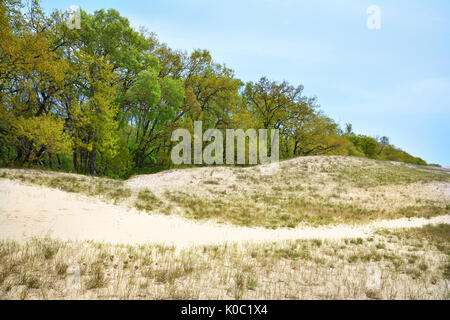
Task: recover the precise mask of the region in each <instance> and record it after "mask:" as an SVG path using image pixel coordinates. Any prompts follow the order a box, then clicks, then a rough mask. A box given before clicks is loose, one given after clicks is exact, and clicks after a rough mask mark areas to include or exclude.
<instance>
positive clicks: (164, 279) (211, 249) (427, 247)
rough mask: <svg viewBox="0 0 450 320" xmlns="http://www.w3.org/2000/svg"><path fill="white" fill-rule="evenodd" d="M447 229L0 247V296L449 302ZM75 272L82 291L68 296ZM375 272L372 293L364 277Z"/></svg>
mask: <svg viewBox="0 0 450 320" xmlns="http://www.w3.org/2000/svg"><path fill="white" fill-rule="evenodd" d="M449 239H450V226H448V225H440V226H428V227H425V228H420V229H413V230H400V231H395V232H391V231H389V232H388V231H381V232H379V233H378V234H376V235H375V236H373V237H372V238H369V239H353V240H336V241H320V240H312V241H292V242H283V243H272V244H258V245H257V244H240V245H237V244H236V245H228V246H227V245H224V246H205V247H191V248H185V249H176V248H174V247H163V246H156V245H145V246H120V245H108V244H98V243H93V242H82V243H79V242H78V243H72V242H57V241H53V240H50V239H41V240H39V239H36V240H33V241H30V242H27V243H23V244H19V243H17V242H7V241H3V242H0V261H1V263H0V298H2V299H64V298H83V299H92V298H95V299H449V298H450V296H449V282H448V281H449V259H450V253H449V251H450V250H449V249H450V244H449ZM71 265H78V266H80V269H81V285H82V288H81V290H79V291H78V290H67V288H66V286H65V277H66V275H65V270H66V269H67V266H71ZM374 268H375V269H377V270H380V278H379V286H378V287H375V288H373V287H369V286H368V279H369V277H370V274H369V273H368V270H371V269H374Z"/></svg>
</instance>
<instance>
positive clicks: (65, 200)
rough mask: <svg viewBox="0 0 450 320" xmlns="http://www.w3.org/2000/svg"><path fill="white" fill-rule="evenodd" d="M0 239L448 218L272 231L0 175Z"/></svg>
mask: <svg viewBox="0 0 450 320" xmlns="http://www.w3.org/2000/svg"><path fill="white" fill-rule="evenodd" d="M0 203H1V206H0V238H2V239H13V240H18V241H24V240H27V239H29V238H31V237H42V236H50V237H52V238H56V239H61V240H75V241H85V240H93V241H100V242H107V243H116V244H143V243H160V244H166V245H175V246H189V245H193V244H195V245H203V244H224V243H227V242H247V241H248V242H265V241H269V242H272V241H280V240H289V239H340V238H359V237H361V238H364V237H368V236H370V234H371V233H373V232H374V231H375V230H377V229H379V228H390V229H393V228H413V227H420V226H423V225H427V224H438V223H446V224H450V216H449V215H445V216H439V217H434V218H431V219H424V218H412V219H397V220H391V221H375V222H372V223H370V224H368V225H364V226H348V225H340V226H333V227H320V228H296V229H276V230H269V229H264V228H247V227H236V226H231V225H219V224H214V223H211V222H205V223H203V222H202V223H199V222H195V221H192V220H187V219H184V218H182V217H178V216H164V215H149V214H148V213H146V212H140V211H137V210H136V209H131V208H128V207H125V206H119V205H113V204H108V203H105V202H103V201H101V200H100V199H96V198H91V197H87V196H82V195H79V194H73V193H67V192H64V191H60V190H55V189H50V188H46V187H41V186H30V185H24V184H21V183H18V182H14V181H11V180H8V179H0Z"/></svg>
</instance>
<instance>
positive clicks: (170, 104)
mask: <svg viewBox="0 0 450 320" xmlns="http://www.w3.org/2000/svg"><path fill="white" fill-rule="evenodd" d="M25 4H27V5H25ZM65 19H66V16H65V14H64V13H62V12H58V11H55V12H53V13H52V14H51V15H46V14H44V12H43V11H42V10H41V8H40V6H39V3H38V1H36V0H34V1H30V2H27V3H24V2H23V1H21V0H4V1H2V2H1V3H0V165H1V166H39V167H46V168H54V169H60V170H66V171H75V172H80V173H88V174H94V175H108V176H114V177H126V176H129V175H130V174H132V173H134V172H146V171H154V170H160V169H162V168H167V167H169V166H171V161H170V151H171V148H172V147H173V143H172V141H171V139H170V137H171V132H172V131H173V130H175V129H177V128H184V129H187V130H189V131H190V132H193V125H194V122H195V121H198V120H201V121H203V127H204V128H216V129H219V130H223V131H225V130H226V129H243V130H247V129H250V128H253V129H279V130H280V155H281V157H282V158H283V159H288V158H291V157H297V156H307V155H324V154H325V155H327V154H337V155H353V156H364V157H369V158H373V159H385V160H395V161H404V162H409V163H415V164H426V162H425V161H423V160H422V159H420V158H416V157H413V156H411V155H409V154H408V153H406V152H404V151H402V150H399V149H397V148H395V147H394V146H393V145H391V144H390V143H389V139H388V138H387V137H382V138H373V137H369V136H365V135H358V134H355V133H353V131H352V126H351V125H350V124H347V125H346V127H345V130H342V129H341V128H340V127H339V125H338V124H337V123H336V122H335V121H334V120H333V119H331V118H329V117H328V116H326V115H325V114H324V112H323V111H322V110H321V109H320V106H319V105H318V102H317V99H316V98H315V97H306V96H304V94H303V86H302V85H297V86H294V85H291V84H289V83H288V82H286V81H283V82H277V81H272V80H269V79H268V78H266V77H262V78H261V79H259V80H258V81H256V82H248V83H244V82H243V81H241V80H239V79H237V78H236V77H235V75H234V72H233V70H231V69H229V68H228V67H226V66H225V65H222V64H219V63H216V62H215V61H214V60H213V58H212V56H211V54H210V53H209V52H208V51H207V50H200V49H198V50H195V51H193V52H192V53H185V52H179V51H176V50H173V49H171V48H169V47H168V46H167V45H166V44H164V43H161V42H160V41H159V40H158V39H157V37H156V35H154V34H153V33H150V32H148V31H145V30H140V31H136V30H134V29H133V28H132V27H131V26H130V22H129V21H128V19H127V18H125V17H123V16H121V15H120V13H119V12H117V11H116V10H113V9H110V10H98V11H95V12H94V13H92V14H89V13H86V12H84V11H81V28H80V29H70V28H69V27H68V26H67V25H66V23H65V21H66V20H65ZM224 147H226V146H224Z"/></svg>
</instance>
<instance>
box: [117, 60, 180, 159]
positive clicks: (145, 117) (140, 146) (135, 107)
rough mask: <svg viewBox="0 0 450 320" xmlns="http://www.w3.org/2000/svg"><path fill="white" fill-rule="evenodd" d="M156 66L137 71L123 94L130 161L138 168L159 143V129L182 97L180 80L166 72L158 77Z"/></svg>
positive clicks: (177, 106)
mask: <svg viewBox="0 0 450 320" xmlns="http://www.w3.org/2000/svg"><path fill="white" fill-rule="evenodd" d="M158 74H159V68H158V67H156V68H154V69H149V70H146V71H142V72H141V73H139V75H138V78H137V80H136V81H135V82H134V83H133V85H132V86H131V88H130V89H129V90H128V92H127V94H126V100H127V101H128V102H129V103H130V105H131V108H130V110H129V112H128V121H129V123H131V125H132V129H133V130H135V134H134V143H133V144H132V148H133V152H134V161H135V163H136V165H137V167H139V168H142V167H143V166H144V162H145V160H146V159H147V158H149V157H151V156H153V158H152V160H155V158H154V155H155V153H156V152H157V151H158V150H159V148H160V147H161V143H162V142H161V141H160V140H161V138H163V135H162V133H161V131H162V129H164V127H165V125H166V124H167V122H168V121H170V120H173V119H174V118H175V110H176V109H177V108H179V107H180V106H181V104H182V102H183V99H184V90H183V83H182V81H180V80H176V79H173V78H171V77H169V76H166V77H164V78H159V77H158Z"/></svg>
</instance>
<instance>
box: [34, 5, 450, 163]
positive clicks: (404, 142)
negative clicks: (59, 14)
mask: <svg viewBox="0 0 450 320" xmlns="http://www.w3.org/2000/svg"><path fill="white" fill-rule="evenodd" d="M41 5H42V7H43V8H44V9H45V10H46V11H48V12H50V11H52V10H53V9H58V10H66V9H67V8H68V7H69V6H71V5H76V6H79V7H80V8H81V9H83V10H85V11H87V12H90V13H92V12H94V11H95V10H98V9H108V8H114V9H116V10H118V11H119V12H120V13H121V15H122V16H125V17H127V18H128V19H129V20H130V23H131V25H132V26H133V27H135V28H136V29H138V28H139V27H140V26H144V27H146V28H147V29H148V30H149V31H151V32H155V33H156V34H157V35H158V38H159V40H160V41H161V42H165V43H167V44H168V45H169V46H170V47H171V48H173V49H180V50H183V51H186V52H191V51H192V50H194V49H199V48H200V49H207V50H209V51H210V52H211V54H212V56H213V59H214V60H215V61H216V62H218V63H222V64H225V65H226V66H227V67H229V68H231V69H233V70H234V71H235V75H236V77H237V78H240V79H242V80H243V81H258V80H259V78H260V77H262V76H266V77H267V78H269V79H270V80H273V81H283V80H286V81H288V82H290V83H291V84H292V85H295V86H297V85H300V84H302V85H304V87H305V90H304V94H305V95H307V96H316V97H317V98H318V101H319V104H320V105H321V109H322V110H323V111H324V112H325V113H326V114H327V115H328V116H330V117H332V118H333V119H334V120H335V121H337V122H338V123H339V124H340V125H341V126H344V125H345V123H351V124H352V125H353V131H354V132H356V133H361V134H366V135H370V136H377V135H379V136H383V135H384V136H388V137H389V138H390V142H391V143H392V144H394V145H395V146H396V147H399V148H401V149H403V150H405V151H407V152H409V153H411V154H412V155H414V156H419V157H421V158H423V159H424V160H426V161H427V162H429V163H438V164H441V165H443V166H450V143H449V141H448V139H449V138H450V1H448V0H427V1H424V0H395V1H394V0H389V1H385V0H370V1H366V0H315V1H301V0H297V1H294V0H220V1H218V0H151V1H142V0H136V1H123V0H121V1H117V0H109V1H106V0H86V1H85V0H69V1H66V0H41ZM371 5H376V6H378V8H379V9H380V19H379V21H380V27H381V28H380V29H369V28H368V26H367V20H368V19H369V18H371V16H372V13H368V12H367V8H368V7H369V6H371Z"/></svg>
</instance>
